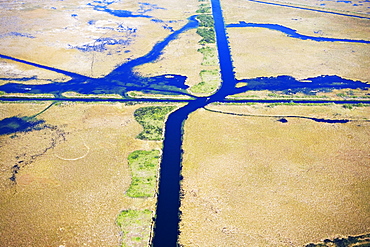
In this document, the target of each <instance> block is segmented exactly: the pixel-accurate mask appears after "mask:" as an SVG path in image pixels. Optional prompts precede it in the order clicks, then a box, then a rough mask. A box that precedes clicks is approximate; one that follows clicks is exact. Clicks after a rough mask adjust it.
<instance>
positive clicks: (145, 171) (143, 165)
mask: <svg viewBox="0 0 370 247" xmlns="http://www.w3.org/2000/svg"><path fill="white" fill-rule="evenodd" d="M159 161H160V151H159V150H151V151H145V150H136V151H134V152H132V153H131V154H130V155H129V156H128V163H129V166H130V170H131V184H130V187H129V189H128V190H127V191H126V195H128V196H130V197H151V196H154V194H155V191H156V188H157V172H158V166H159Z"/></svg>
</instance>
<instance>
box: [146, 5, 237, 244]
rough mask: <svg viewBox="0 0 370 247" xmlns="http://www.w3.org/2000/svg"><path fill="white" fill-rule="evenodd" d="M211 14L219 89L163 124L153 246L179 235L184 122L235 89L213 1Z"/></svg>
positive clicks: (172, 241)
mask: <svg viewBox="0 0 370 247" xmlns="http://www.w3.org/2000/svg"><path fill="white" fill-rule="evenodd" d="M212 14H213V18H214V20H215V31H216V40H217V48H218V54H219V61H220V68H221V81H222V85H221V87H220V89H219V90H218V91H217V92H216V93H215V94H214V95H212V96H210V97H209V98H198V99H196V100H193V101H191V102H189V104H187V105H186V106H184V107H182V108H180V109H178V110H177V111H175V112H173V113H171V114H170V115H169V117H168V119H167V121H166V127H165V136H164V142H163V155H162V162H161V169H160V180H159V188H158V202H157V212H156V221H155V227H154V237H153V240H152V246H158V247H167V246H168V247H174V246H177V242H178V235H179V233H180V232H179V222H180V211H179V209H180V191H181V188H180V181H181V179H182V177H181V167H182V164H181V163H182V152H183V151H182V138H183V125H184V122H185V120H186V119H187V117H188V116H189V114H190V113H192V112H194V111H196V110H197V109H199V108H202V107H204V106H206V105H207V104H208V103H210V102H214V101H219V100H223V99H225V97H226V96H227V95H228V94H229V93H231V92H232V91H233V89H234V87H235V82H236V80H235V76H234V72H233V66H232V60H231V54H230V49H229V45H228V41H227V36H226V30H225V24H224V20H223V17H222V10H221V5H220V1H219V0H212Z"/></svg>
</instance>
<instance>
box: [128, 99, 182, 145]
mask: <svg viewBox="0 0 370 247" xmlns="http://www.w3.org/2000/svg"><path fill="white" fill-rule="evenodd" d="M175 108H176V106H148V107H142V108H139V109H137V110H136V111H135V112H134V117H135V120H136V121H137V122H138V123H139V124H141V125H142V126H143V128H144V130H143V131H142V132H141V133H140V134H139V135H138V136H137V137H136V138H138V139H140V140H152V141H160V140H163V126H164V120H165V118H166V116H167V115H168V113H170V112H171V111H172V110H174V109H175Z"/></svg>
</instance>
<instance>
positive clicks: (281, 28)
mask: <svg viewBox="0 0 370 247" xmlns="http://www.w3.org/2000/svg"><path fill="white" fill-rule="evenodd" d="M226 27H227V28H235V27H258V28H267V29H270V30H275V31H279V32H282V33H285V34H286V35H288V36H289V37H291V38H296V39H301V40H313V41H318V42H323V41H325V42H350V43H364V44H370V41H368V40H354V39H335V38H327V37H316V36H308V35H303V34H299V33H297V30H294V29H291V28H288V27H285V26H282V25H279V24H262V23H246V22H244V21H240V22H239V23H234V24H228V25H227V26H226Z"/></svg>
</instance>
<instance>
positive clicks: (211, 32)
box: [197, 14, 216, 44]
mask: <svg viewBox="0 0 370 247" xmlns="http://www.w3.org/2000/svg"><path fill="white" fill-rule="evenodd" d="M197 19H198V20H199V28H198V29H197V34H198V35H199V36H201V37H202V39H201V40H200V41H199V43H200V44H207V43H208V44H212V43H216V34H215V29H214V20H213V16H212V15H209V14H201V15H198V16H197Z"/></svg>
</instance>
